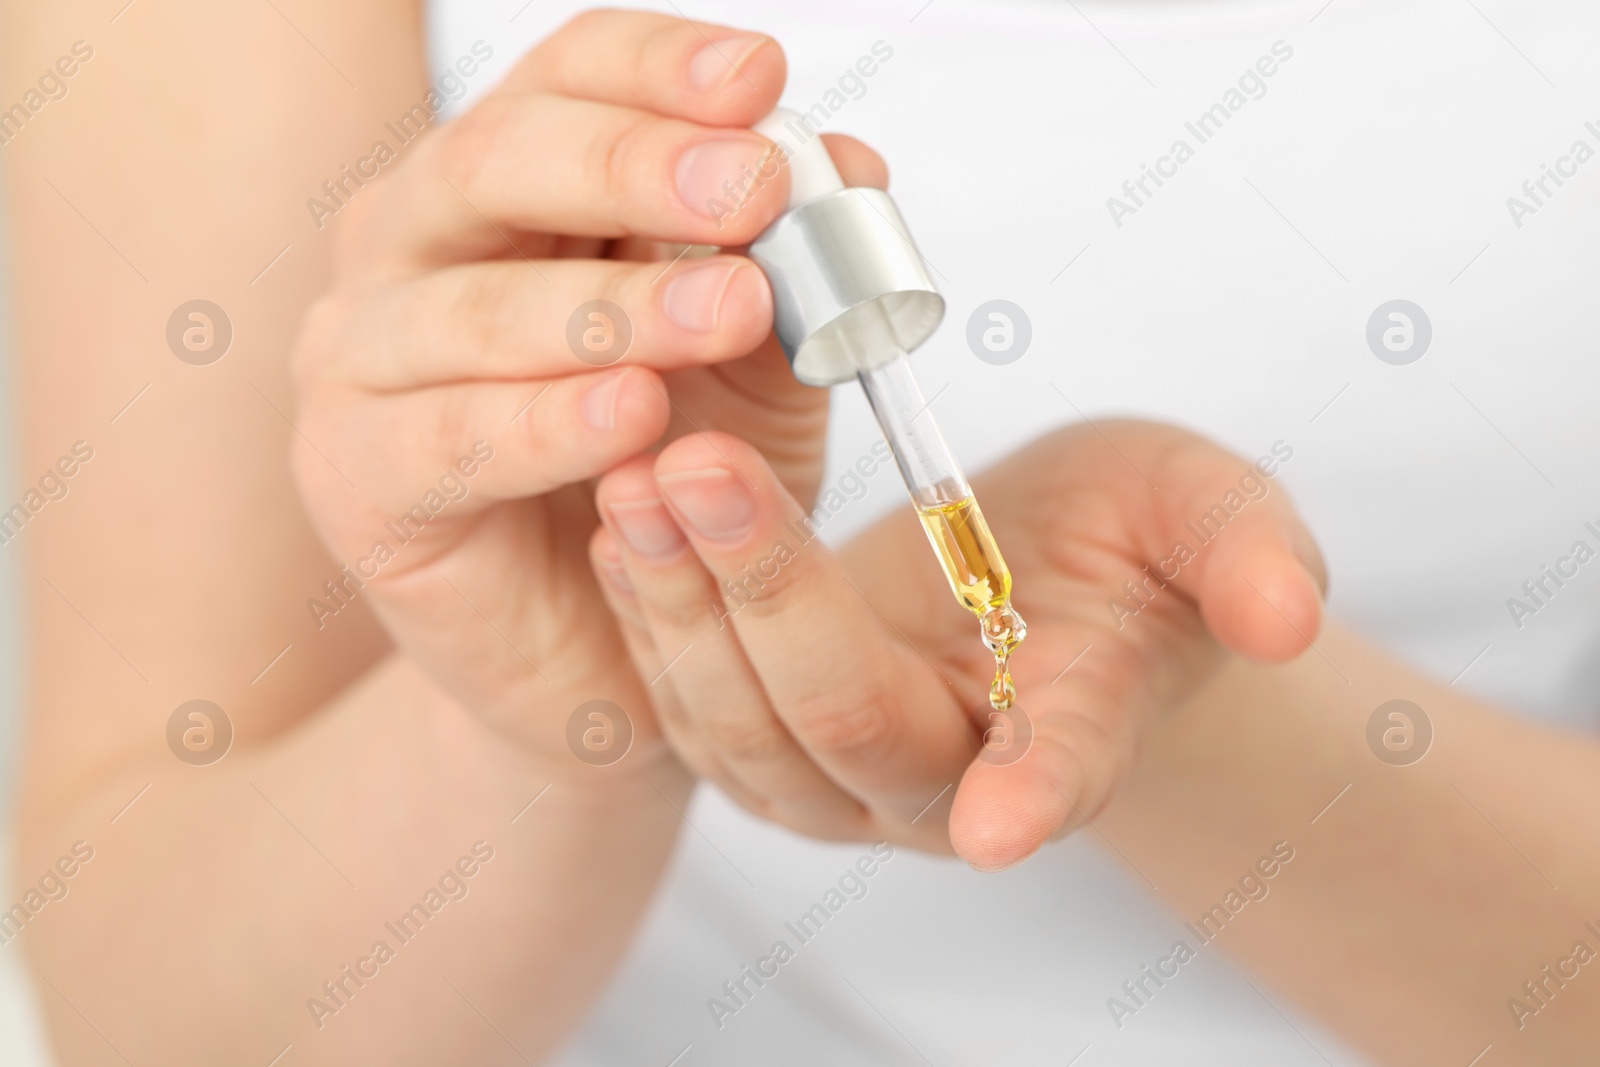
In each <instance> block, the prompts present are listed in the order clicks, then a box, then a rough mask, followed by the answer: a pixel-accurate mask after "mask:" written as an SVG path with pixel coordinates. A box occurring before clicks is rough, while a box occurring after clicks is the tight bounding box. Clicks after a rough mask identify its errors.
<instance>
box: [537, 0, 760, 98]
mask: <svg viewBox="0 0 1600 1067" xmlns="http://www.w3.org/2000/svg"><path fill="white" fill-rule="evenodd" d="M787 77H788V64H787V62H786V61H785V59H784V55H783V49H782V48H780V47H779V46H778V42H777V41H774V40H773V39H772V38H771V37H768V36H766V35H765V34H761V33H752V32H749V31H746V30H738V29H733V28H731V27H728V26H718V25H716V24H715V23H709V22H694V21H692V20H690V19H688V18H683V17H681V16H672V15H661V14H657V13H655V12H651V11H617V10H596V11H585V12H583V13H582V14H580V15H578V16H576V17H575V18H573V19H572V20H571V21H570V22H568V23H567V24H566V25H565V26H563V27H561V29H559V30H557V31H556V32H555V33H554V34H552V35H551V36H550V37H548V38H546V39H545V40H544V41H543V42H542V43H541V44H539V45H538V46H537V47H536V48H534V50H533V51H532V52H530V53H529V55H528V57H527V59H525V60H524V61H523V62H521V63H519V64H518V65H517V68H516V69H515V70H514V71H512V73H511V74H510V76H508V77H507V79H506V85H507V86H508V87H509V88H513V89H516V90H520V91H538V92H548V93H560V94H562V95H563V96H573V97H581V98H583V99H586V100H598V101H602V102H605V103H609V104H621V105H623V106H625V107H637V108H644V109H647V110H650V111H655V112H657V113H659V114H662V115H674V116H676V117H678V118H683V119H689V120H691V121H693V122H699V123H703V124H705V125H707V126H749V125H751V124H753V123H755V122H756V121H757V120H759V119H760V118H761V117H762V116H763V115H765V114H766V113H767V112H769V111H771V110H772V109H773V108H774V107H776V106H777V104H778V97H779V95H780V94H781V93H782V92H783V84H784V80H785V79H786V78H787Z"/></svg>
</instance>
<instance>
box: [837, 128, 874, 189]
mask: <svg viewBox="0 0 1600 1067" xmlns="http://www.w3.org/2000/svg"><path fill="white" fill-rule="evenodd" d="M822 143H823V144H825V145H827V146H828V155H830V156H832V157H833V165H834V166H835V167H836V168H838V171H839V177H840V178H843V179H844V183H845V184H846V185H854V186H866V187H871V188H873V189H887V188H889V165H888V164H887V163H885V162H884V160H883V157H882V156H880V155H878V153H876V152H874V151H873V150H872V149H870V148H868V147H867V146H866V145H865V144H864V143H862V142H861V141H858V140H856V139H855V138H854V137H851V136H849V135H848V134H843V133H825V134H823V135H822Z"/></svg>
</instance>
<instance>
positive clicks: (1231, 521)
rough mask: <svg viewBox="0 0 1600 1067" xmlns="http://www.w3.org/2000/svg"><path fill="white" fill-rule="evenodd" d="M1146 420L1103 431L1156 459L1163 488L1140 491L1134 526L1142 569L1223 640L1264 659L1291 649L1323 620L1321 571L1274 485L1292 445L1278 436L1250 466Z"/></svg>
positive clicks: (1276, 658)
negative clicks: (1143, 516)
mask: <svg viewBox="0 0 1600 1067" xmlns="http://www.w3.org/2000/svg"><path fill="white" fill-rule="evenodd" d="M1151 425H1152V424H1148V423H1133V422H1129V423H1120V424H1112V425H1111V426H1109V427H1108V428H1106V433H1107V434H1108V435H1109V436H1110V437H1111V438H1112V439H1113V440H1116V439H1118V438H1122V437H1126V438H1128V439H1130V440H1133V441H1138V442H1139V444H1138V445H1136V447H1137V448H1138V450H1139V451H1141V452H1143V453H1145V454H1148V455H1152V457H1153V458H1154V459H1155V462H1154V463H1153V464H1152V467H1151V469H1152V472H1153V477H1154V478H1155V479H1156V485H1158V486H1163V487H1165V488H1162V489H1154V488H1151V487H1148V486H1146V487H1145V490H1144V497H1145V499H1146V501H1147V504H1148V509H1149V513H1150V514H1151V516H1152V521H1151V522H1149V523H1148V524H1146V525H1145V526H1144V527H1143V528H1142V529H1141V531H1140V533H1141V537H1140V544H1141V546H1142V548H1143V550H1144V555H1145V557H1146V560H1147V561H1148V570H1147V571H1146V574H1153V575H1154V577H1155V578H1156V580H1157V581H1159V582H1170V583H1171V584H1173V585H1174V586H1175V587H1176V588H1177V589H1178V590H1180V591H1181V592H1183V593H1184V594H1185V595H1187V596H1188V597H1189V598H1191V599H1192V600H1193V601H1194V602H1195V603H1197V604H1198V605H1199V606H1200V613H1201V617H1202V618H1203V619H1204V620H1205V622H1206V625H1207V627H1208V628H1209V629H1210V630H1211V633H1212V634H1213V635H1214V636H1215V637H1216V638H1217V640H1218V641H1219V642H1221V644H1222V645H1223V646H1224V647H1226V648H1229V649H1231V650H1232V651H1234V652H1237V653H1239V654H1240V655H1242V656H1245V657H1247V658H1249V659H1253V660H1257V661H1261V662H1268V663H1281V662H1283V661H1286V660H1289V659H1292V658H1293V657H1295V656H1297V655H1299V654H1300V653H1301V652H1303V651H1305V649H1306V648H1308V647H1309V646H1310V645H1311V642H1312V641H1313V640H1315V638H1316V636H1317V632H1318V630H1319V629H1320V627H1321V625H1322V597H1323V590H1324V589H1325V588H1326V585H1327V573H1326V569H1325V567H1324V564H1323V562H1322V556H1321V553H1320V552H1319V551H1318V549H1317V547H1316V542H1315V541H1314V539H1313V538H1312V537H1311V534H1310V532H1309V531H1308V530H1307V529H1306V527H1305V524H1304V523H1303V522H1301V520H1300V517H1299V515H1298V514H1297V513H1296V512H1295V509H1294V506H1293V504H1291V503H1290V501H1289V497H1288V493H1287V492H1286V491H1284V490H1283V489H1282V488H1281V487H1279V486H1276V485H1275V484H1274V479H1275V477H1276V475H1277V472H1278V470H1279V468H1280V467H1281V465H1282V462H1283V461H1284V460H1286V459H1288V458H1290V457H1292V456H1293V451H1294V450H1293V448H1292V446H1289V445H1287V444H1286V443H1285V442H1282V441H1280V442H1277V444H1276V445H1275V446H1274V447H1275V448H1276V449H1277V450H1278V455H1276V456H1275V455H1273V454H1271V453H1269V454H1267V455H1265V456H1263V457H1262V458H1261V459H1258V460H1257V461H1256V462H1255V463H1254V464H1252V463H1250V462H1249V461H1247V460H1244V459H1241V458H1240V457H1238V456H1235V455H1233V454H1232V453H1229V452H1227V451H1226V450H1224V449H1222V448H1219V447H1218V446H1216V445H1214V444H1212V443H1211V442H1209V441H1207V440H1205V439H1203V438H1200V437H1196V436H1194V435H1192V434H1187V433H1184V432H1182V431H1179V430H1175V429H1173V428H1170V427H1161V428H1160V430H1159V432H1156V431H1153V430H1152V429H1151ZM1269 472H1270V473H1269ZM1169 576H1170V577H1169Z"/></svg>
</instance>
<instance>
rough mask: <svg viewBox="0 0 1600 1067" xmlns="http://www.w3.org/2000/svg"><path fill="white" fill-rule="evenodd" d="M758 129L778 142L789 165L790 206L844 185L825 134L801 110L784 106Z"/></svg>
mask: <svg viewBox="0 0 1600 1067" xmlns="http://www.w3.org/2000/svg"><path fill="white" fill-rule="evenodd" d="M755 131H756V132H757V133H759V134H760V135H761V136H763V137H765V138H766V139H767V140H769V141H772V142H773V143H775V144H776V145H777V146H778V148H779V149H780V150H781V151H782V152H783V160H784V162H785V163H786V164H787V165H788V168H789V206H790V207H791V208H796V207H799V206H800V205H801V204H804V203H806V202H808V201H811V200H815V199H816V198H817V197H819V196H823V195H825V194H827V193H835V192H838V191H839V190H840V189H843V188H844V179H843V178H841V177H839V169H838V168H837V167H835V166H834V165H833V157H832V156H830V155H828V146H827V145H825V144H823V143H822V135H821V134H820V133H818V132H817V131H816V130H814V129H812V128H811V125H810V123H808V122H806V120H805V119H804V118H802V117H801V116H800V113H799V112H797V111H790V110H789V109H788V108H786V107H780V108H778V109H776V110H775V111H773V112H772V114H770V115H768V116H767V117H766V118H764V119H762V120H761V121H760V122H758V123H756V125H755Z"/></svg>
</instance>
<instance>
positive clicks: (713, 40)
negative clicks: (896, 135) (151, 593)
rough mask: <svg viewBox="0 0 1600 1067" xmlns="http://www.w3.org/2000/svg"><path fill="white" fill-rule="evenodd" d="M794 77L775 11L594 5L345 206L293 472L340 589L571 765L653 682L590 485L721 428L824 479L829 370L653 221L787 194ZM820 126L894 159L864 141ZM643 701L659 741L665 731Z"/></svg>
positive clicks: (495, 714) (867, 174) (747, 287)
mask: <svg viewBox="0 0 1600 1067" xmlns="http://www.w3.org/2000/svg"><path fill="white" fill-rule="evenodd" d="M784 75H785V66H784V58H783V54H782V52H781V51H780V50H779V48H778V46H777V45H776V44H775V43H774V42H773V41H772V40H770V39H769V38H766V37H762V36H758V35H752V34H746V33H743V32H741V31H735V30H731V29H726V28H723V27H717V26H711V25H700V24H694V23H690V22H688V21H686V20H684V19H678V18H670V17H665V16H659V15H654V14H643V13H625V12H593V13H589V14H586V15H583V16H580V17H579V18H577V19H575V20H574V21H573V22H571V23H570V24H568V25H567V26H566V27H565V28H564V29H562V30H561V31H560V32H558V33H557V34H555V35H554V36H553V37H551V38H549V39H548V40H547V41H545V42H544V43H543V44H541V45H540V46H539V47H538V48H537V49H535V50H534V51H533V52H532V53H531V54H530V55H529V56H528V57H527V58H526V59H525V60H524V61H523V62H521V63H520V64H519V65H518V66H517V68H516V69H515V70H514V71H513V72H512V73H511V75H510V76H509V77H508V78H507V80H506V81H505V83H504V84H502V85H501V86H499V87H498V88H497V89H496V90H495V91H494V92H493V93H492V94H490V95H489V96H488V97H487V98H486V99H484V100H483V101H482V102H481V103H480V104H478V105H477V106H476V107H475V108H473V109H472V111H471V112H469V113H468V114H466V115H465V116H463V117H462V118H460V119H458V120H456V121H454V122H451V123H449V124H448V125H445V126H442V127H440V128H438V129H435V130H433V131H431V132H429V133H428V134H427V135H426V136H424V137H423V138H421V139H420V140H419V141H418V142H417V143H416V144H415V146H414V147H411V148H410V149H408V152H409V154H408V155H407V156H405V157H404V158H403V159H402V160H401V161H400V162H399V163H398V165H396V166H395V168H394V171H393V173H392V174H390V175H387V176H386V177H385V178H384V179H383V180H381V181H379V182H378V183H377V184H376V185H374V186H373V187H372V188H370V189H363V190H362V191H361V192H360V194H359V195H358V196H356V197H355V198H354V199H353V200H352V201H351V203H350V204H349V205H348V208H347V210H346V212H344V213H343V215H342V217H341V219H340V220H339V225H341V226H343V227H344V231H343V233H341V234H340V237H341V255H340V257H339V265H338V270H337V276H336V280H335V284H334V287H333V290H332V292H331V293H330V294H329V295H328V296H326V297H325V298H324V299H323V300H321V301H320V302H319V303H318V304H317V305H316V306H315V307H314V308H313V310H312V311H311V313H310V314H309V315H308V317H307V321H306V324H305V326H304V329H303V332H302V335H301V338H300V342H299V345H298V351H297V352H296V354H295V369H296V375H297V382H298V388H299V397H300V416H299V429H300V431H301V433H300V435H299V437H298V438H297V441H296V445H297V447H296V450H295V456H294V459H295V470H296V474H297V477H298V480H299V483H300V485H301V488H302V492H303V494H304V496H305V499H306V501H307V504H308V507H309V509H310V511H311V514H312V515H313V517H314V518H315V520H316V522H317V524H318V527H319V529H320V532H321V533H322V536H323V537H324V539H325V540H326V541H327V543H328V544H329V546H330V547H331V548H332V550H333V552H334V554H335V556H336V557H337V558H338V559H340V560H341V561H343V562H345V563H346V564H348V570H349V572H350V574H351V575H353V577H346V579H345V580H344V582H343V583H342V587H341V588H337V589H335V590H333V591H332V593H333V595H334V596H335V597H339V596H354V595H357V592H358V589H359V590H360V592H359V595H362V596H366V597H370V598H371V600H372V602H373V604H374V606H375V607H376V609H377V611H378V613H379V615H380V617H381V618H382V619H383V621H384V623H385V624H386V626H387V627H388V629H389V630H390V632H391V633H392V634H393V635H394V637H395V638H396V640H397V641H398V642H399V643H400V645H401V646H402V648H403V649H404V650H405V651H406V652H407V654H409V655H410V656H412V657H413V658H414V659H415V660H417V661H418V662H419V663H420V664H421V665H422V666H423V668H424V669H425V670H427V671H428V672H429V673H430V674H432V675H433V677H434V678H436V679H437V680H438V681H439V682H441V683H442V684H443V685H444V687H445V688H446V689H447V690H449V691H450V692H451V693H452V694H453V695H455V696H456V697H457V698H458V699H460V700H461V701H463V702H464V703H465V704H466V705H467V707H469V708H472V709H474V710H475V711H477V712H478V713H480V714H483V715H485V716H486V717H487V718H488V719H489V720H490V721H491V722H492V723H494V724H495V725H496V726H497V727H499V728H500V729H502V730H503V731H505V732H506V733H508V734H510V735H511V736H513V737H516V738H517V739H519V740H520V741H522V742H524V743H526V744H528V745H529V746H531V747H532V748H533V749H534V750H535V751H536V752H542V753H545V754H549V755H552V756H555V757H556V758H559V759H562V760H566V761H568V762H569V763H570V760H571V756H570V755H569V754H568V753H567V752H566V751H565V747H566V743H565V741H564V740H563V737H564V733H563V731H564V728H565V717H566V713H567V712H570V711H571V710H572V708H573V707H575V706H576V705H577V704H578V703H580V702H582V701H584V700H587V699H590V698H607V699H610V700H613V701H616V702H617V703H619V704H620V705H622V707H623V708H624V709H625V710H630V711H637V712H644V711H646V710H647V707H648V703H647V701H646V700H645V698H644V696H643V688H642V686H641V685H640V684H639V683H638V681H637V679H635V678H634V676H633V674H632V672H631V671H628V670H626V669H621V670H619V669H617V668H618V665H619V664H623V663H624V662H625V658H624V656H623V653H622V648H621V645H620V643H619V639H618V637H617V635H616V629H615V626H614V624H613V622H612V621H611V618H610V615H609V613H608V612H607V611H605V610H604V604H603V602H602V600H601V598H600V596H599V594H598V591H597V590H596V588H595V586H594V583H593V579H592V577H591V575H590V571H589V568H588V567H587V566H586V565H585V562H584V551H585V546H586V544H587V541H588V538H589V534H590V532H591V530H592V529H593V527H594V525H595V521H596V520H595V517H594V512H593V508H592V505H591V503H590V494H589V492H588V491H587V489H585V488H584V487H583V486H582V485H580V484H579V483H582V482H584V481H585V480H586V479H590V478H594V477H596V476H598V475H599V474H601V473H603V472H604V471H606V470H608V469H610V468H611V467H613V466H615V465H616V464H618V463H620V462H623V461H625V460H627V459H628V458H629V457H630V456H635V455H637V454H639V453H640V452H642V451H644V450H646V449H649V448H651V447H653V446H655V445H656V444H657V443H658V442H660V441H661V440H662V439H663V437H664V436H667V437H670V436H672V435H674V434H677V433H681V432H683V431H685V430H687V429H689V428H691V427H693V428H710V427H720V428H723V429H726V430H729V431H731V432H734V433H737V434H739V435H741V436H742V437H744V438H745V439H746V440H749V441H750V442H752V443H753V444H754V445H755V446H756V447H757V448H758V449H760V450H761V451H762V452H763V453H765V454H766V455H767V456H768V457H769V459H770V460H771V462H772V463H773V466H774V470H775V471H776V472H777V475H778V477H779V478H780V479H781V480H782V481H783V482H784V484H785V485H786V486H788V488H789V489H790V490H791V491H792V492H794V493H796V494H798V495H800V496H801V497H802V498H805V497H806V496H807V495H808V494H810V493H811V492H813V491H814V488H815V484H816V480H817V477H818V473H819V468H820V462H821V448H822V432H823V429H824V426H825V422H826V417H827V396H826V394H825V393H823V392H821V391H818V390H811V389H806V388H804V387H802V386H799V385H798V384H797V383H795V382H794V381H793V379H792V377H791V376H790V374H789V373H788V370H787V368H786V367H785V366H784V361H783V357H782V354H781V352H780V351H779V350H778V348H777V345H776V342H775V341H774V340H773V339H772V337H771V326H772V322H771V318H772V308H771V300H772V298H771V293H770V290H769V289H768V286H767V283H766V280H765V278H764V277H763V276H762V275H761V272H760V271H759V270H758V269H757V268H756V267H755V265H754V264H753V263H751V262H750V261H749V260H748V259H745V258H744V257H742V256H738V255H714V256H709V257H686V258H678V259H675V260H674V261H673V262H671V263H667V262H654V261H653V260H655V259H656V258H658V256H664V257H665V258H668V259H672V258H673V254H674V251H675V250H674V249H670V248H668V249H665V250H663V246H662V245H661V244H658V242H672V243H674V244H676V245H678V246H680V247H681V246H683V245H722V246H740V245H743V244H745V243H747V242H748V241H749V240H750V239H751V238H753V237H754V236H756V235H757V234H759V233H760V232H761V230H762V229H763V228H764V227H765V226H766V225H767V224H768V223H769V222H770V221H771V220H772V219H773V218H774V217H775V216H776V214H777V213H779V212H780V211H781V210H782V208H783V205H784V202H785V200H786V197H787V194H788V175H787V173H786V171H785V170H784V169H783V168H782V167H781V166H779V165H778V160H777V159H776V158H775V157H774V156H773V155H772V153H773V146H772V144H771V143H770V142H768V141H767V140H766V139H765V138H763V137H760V136H759V135H757V134H754V133H752V132H750V131H749V130H748V129H747V127H748V126H749V125H750V124H751V123H753V122H755V121H756V120H757V119H759V118H760V117H762V116H763V115H764V114H765V113H766V112H768V111H769V110H770V109H771V108H772V107H773V106H774V104H775V103H776V101H777V98H778V95H779V93H780V91H781V90H782V87H783V83H784ZM830 146H831V149H832V150H833V152H834V154H835V156H836V159H837V160H838V162H839V163H840V165H841V167H842V168H843V169H844V171H845V172H846V174H847V175H848V176H849V177H851V178H854V179H855V180H857V181H859V182H862V183H876V184H881V183H882V182H883V181H884V172H883V168H882V166H881V164H880V163H879V162H878V160H877V157H876V156H874V155H873V154H872V153H871V152H870V151H869V150H867V149H865V148H864V147H862V146H860V145H858V144H856V143H854V142H851V141H849V140H848V139H834V140H833V141H831V142H830ZM752 174H759V175H760V176H761V179H760V180H759V181H757V182H755V183H751V182H750V181H748V180H747V178H748V176H749V175H752ZM730 188H733V189H739V190H740V199H739V200H738V201H735V202H733V203H730V197H729V193H728V189H730ZM713 201H715V202H716V203H712V202H713ZM730 208H736V210H731V213H729V212H730ZM595 301H605V302H607V303H608V305H609V306H607V307H598V308H597V307H593V306H589V305H591V302H595ZM617 309H620V314H619V312H618V310H617ZM629 332H631V341H629V342H627V343H626V345H625V346H624V344H623V343H622V341H621V340H620V339H621V338H623V337H625V336H626V335H627V334H628V333H629ZM547 704H549V705H551V714H540V711H541V709H542V708H543V707H544V706H545V705H547ZM557 713H559V714H557ZM635 725H636V726H638V727H639V733H638V735H637V738H636V744H638V745H639V746H640V747H641V749H642V751H643V753H644V754H645V755H646V765H648V756H649V754H650V753H651V752H652V751H656V749H655V748H653V747H652V745H651V742H652V741H653V740H654V730H653V728H652V726H651V724H650V723H649V721H648V715H641V716H638V717H637V721H636V723H635Z"/></svg>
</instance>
